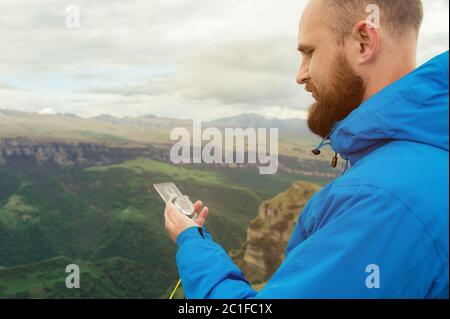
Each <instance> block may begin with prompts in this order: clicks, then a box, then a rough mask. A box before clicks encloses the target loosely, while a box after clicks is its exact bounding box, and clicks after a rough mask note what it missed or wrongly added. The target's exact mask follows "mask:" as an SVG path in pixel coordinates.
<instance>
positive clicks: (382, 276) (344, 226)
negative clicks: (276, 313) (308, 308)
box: [177, 186, 440, 299]
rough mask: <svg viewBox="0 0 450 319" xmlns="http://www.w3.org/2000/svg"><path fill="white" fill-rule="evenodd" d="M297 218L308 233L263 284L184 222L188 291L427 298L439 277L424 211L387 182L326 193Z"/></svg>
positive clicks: (192, 294)
mask: <svg viewBox="0 0 450 319" xmlns="http://www.w3.org/2000/svg"><path fill="white" fill-rule="evenodd" d="M305 209H306V208H305ZM305 213H306V214H305ZM303 214H305V215H303ZM298 226H299V227H302V228H303V229H302V232H303V233H304V235H305V236H304V238H302V240H301V241H300V242H298V243H297V242H296V244H295V246H294V247H290V249H289V250H288V253H287V255H286V258H285V260H284V261H283V263H282V264H281V266H280V268H279V269H278V270H277V271H276V273H275V274H274V276H273V277H272V278H271V279H270V280H269V282H268V283H267V284H266V285H265V287H264V288H263V289H262V290H261V291H259V292H256V291H254V290H253V289H252V288H251V286H250V284H249V283H248V281H247V280H246V279H245V278H244V276H243V274H242V272H241V271H240V270H239V268H238V267H237V266H236V265H234V264H233V262H232V261H231V260H230V258H229V257H228V255H227V254H226V252H225V251H224V250H223V249H222V248H221V247H220V246H219V245H218V244H216V243H214V242H213V241H212V239H211V238H210V237H206V239H203V238H202V237H201V235H200V234H199V233H198V231H197V230H196V228H192V229H188V230H186V231H185V232H184V233H182V234H181V235H180V236H179V238H178V239H177V243H178V245H179V250H178V253H177V263H178V268H179V271H180V275H181V280H182V283H183V287H184V290H185V295H186V297H187V298H224V299H228V298H230V299H244V298H264V299H273V298H287V299H290V298H424V297H426V294H427V291H428V289H429V288H430V286H431V285H432V283H433V281H434V280H436V279H438V278H437V277H436V275H437V273H438V268H439V262H440V260H439V256H438V255H437V254H436V249H435V247H434V246H433V243H432V240H431V239H430V236H429V234H428V233H427V231H426V229H425V228H424V227H423V224H422V223H421V221H420V219H419V218H418V217H417V216H416V215H415V214H414V213H413V211H411V209H409V208H408V207H407V206H406V205H405V204H404V203H403V202H401V201H400V200H398V199H397V198H395V197H394V196H393V195H392V194H391V193H389V192H387V191H384V190H382V189H378V188H373V187H369V186H355V187H338V188H335V189H334V190H333V191H332V192H331V193H328V194H327V193H323V194H321V196H317V198H316V199H315V201H314V203H311V204H310V205H308V212H305V211H304V212H303V213H302V218H301V219H300V222H299V225H298ZM297 233H298V232H295V231H294V234H293V237H294V236H296V234H297ZM294 239H295V238H291V240H294ZM294 241H295V240H294Z"/></svg>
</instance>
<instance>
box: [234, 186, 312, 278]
mask: <svg viewBox="0 0 450 319" xmlns="http://www.w3.org/2000/svg"><path fill="white" fill-rule="evenodd" d="M319 190H320V186H317V185H314V184H310V183H306V182H296V183H294V185H292V187H291V188H290V189H289V190H287V191H286V192H284V193H281V194H279V195H278V196H276V197H274V198H272V199H270V200H267V201H265V202H263V203H262V204H261V205H260V207H259V214H258V216H257V217H256V218H255V219H254V220H253V221H252V222H251V223H250V225H249V227H248V229H247V240H246V242H245V243H244V244H243V246H242V248H241V249H240V250H239V251H235V252H231V253H230V255H231V257H232V258H233V259H234V261H235V262H236V264H237V265H238V266H239V267H240V268H241V270H242V271H243V272H244V274H245V275H246V278H247V279H248V280H249V281H250V282H251V283H253V284H258V283H262V282H265V281H267V280H268V279H269V278H270V277H271V276H272V275H273V273H274V272H275V271H276V269H277V268H278V267H279V266H280V264H281V262H282V261H283V259H284V257H285V249H286V246H287V243H288V241H289V239H290V236H291V234H292V231H293V229H294V227H295V224H296V222H297V220H298V217H299V216H300V213H301V211H302V209H303V208H304V206H305V205H306V203H307V202H308V201H309V199H310V198H311V197H312V196H313V195H314V194H315V193H316V192H318V191H319Z"/></svg>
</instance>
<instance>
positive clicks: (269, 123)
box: [206, 113, 309, 134]
mask: <svg viewBox="0 0 450 319" xmlns="http://www.w3.org/2000/svg"><path fill="white" fill-rule="evenodd" d="M206 125H208V126H211V127H218V128H226V127H230V128H233V127H240V128H243V129H245V128H278V129H279V130H280V131H282V132H284V133H288V132H291V133H301V134H309V130H308V126H307V123H306V120H303V119H286V120H281V119H276V118H267V117H264V116H261V115H258V114H254V113H245V114H241V115H238V116H233V117H227V118H221V119H217V120H213V121H210V122H207V124H206Z"/></svg>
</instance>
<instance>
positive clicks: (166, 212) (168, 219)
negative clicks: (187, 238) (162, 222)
mask: <svg viewBox="0 0 450 319" xmlns="http://www.w3.org/2000/svg"><path fill="white" fill-rule="evenodd" d="M172 208H175V206H174V205H173V204H171V203H168V204H167V208H166V209H165V210H164V217H165V219H166V228H167V226H169V225H170V224H172V225H176V223H175V221H174V219H173V218H172V216H171V214H170V213H169V212H170V211H171V210H172Z"/></svg>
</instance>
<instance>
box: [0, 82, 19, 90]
mask: <svg viewBox="0 0 450 319" xmlns="http://www.w3.org/2000/svg"><path fill="white" fill-rule="evenodd" d="M0 90H17V88H16V87H14V86H13V85H11V84H9V83H7V82H3V81H0Z"/></svg>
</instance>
